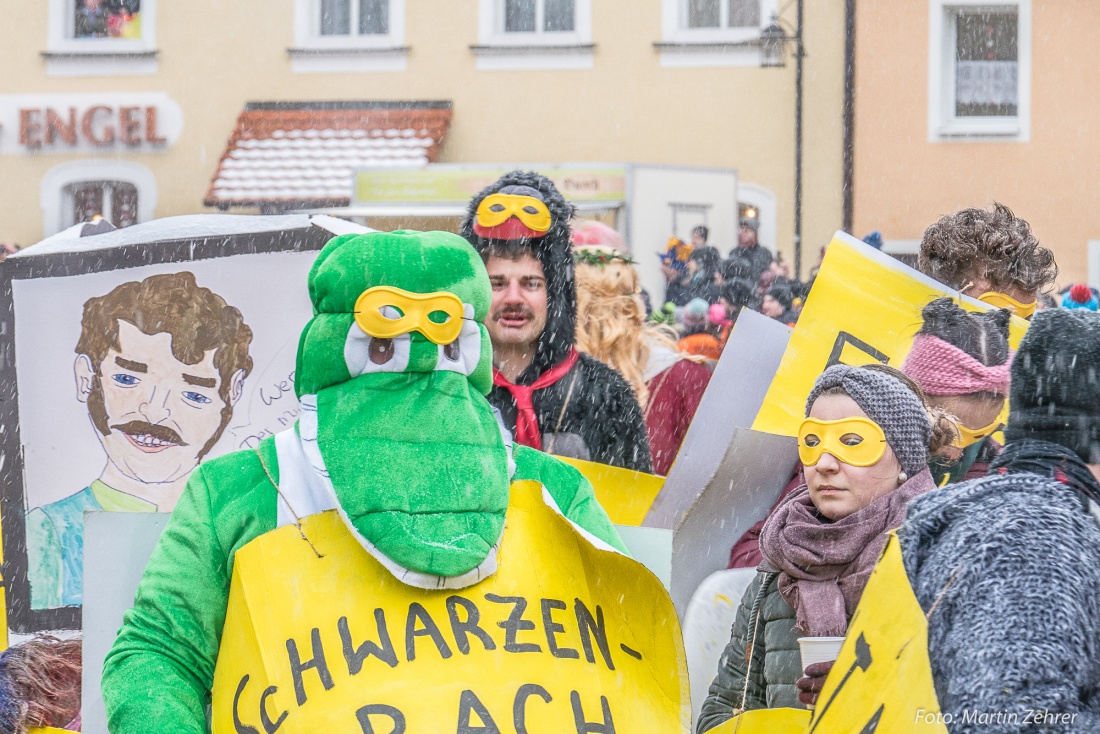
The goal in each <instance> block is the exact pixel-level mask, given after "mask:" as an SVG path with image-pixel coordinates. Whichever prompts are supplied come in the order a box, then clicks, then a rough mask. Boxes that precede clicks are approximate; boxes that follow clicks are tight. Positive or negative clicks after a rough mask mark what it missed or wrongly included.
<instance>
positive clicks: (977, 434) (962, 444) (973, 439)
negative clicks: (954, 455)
mask: <svg viewBox="0 0 1100 734" xmlns="http://www.w3.org/2000/svg"><path fill="white" fill-rule="evenodd" d="M955 427H956V428H958V429H959V437H958V438H957V439H955V441H954V443H952V444H951V445H952V446H954V447H955V448H957V449H965V448H966V447H968V446H973V445H974V444H976V443H978V441H981V440H982V439H983V438H985V437H986V436H989V435H991V434H994V433H996V432H997V429H998V428H1000V427H1001V422H1000V421H993V422H992V423H990V424H989V425H988V426H985V427H984V428H967V427H966V426H964V425H963V424H962V423H956V424H955Z"/></svg>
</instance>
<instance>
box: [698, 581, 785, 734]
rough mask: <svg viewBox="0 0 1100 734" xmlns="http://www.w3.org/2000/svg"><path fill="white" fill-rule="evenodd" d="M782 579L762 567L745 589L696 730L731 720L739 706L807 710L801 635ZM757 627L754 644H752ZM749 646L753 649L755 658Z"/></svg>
mask: <svg viewBox="0 0 1100 734" xmlns="http://www.w3.org/2000/svg"><path fill="white" fill-rule="evenodd" d="M778 579H779V574H778V573H767V572H764V571H761V572H759V573H757V574H756V578H755V579H753V581H752V583H751V584H749V588H748V589H747V590H746V591H745V596H744V597H743V598H742V599H741V606H740V607H738V609H737V617H736V619H735V620H734V623H733V635H732V636H731V637H730V641H729V644H728V645H726V649H725V651H724V652H723V653H722V658H721V659H720V660H719V661H718V677H716V678H715V679H714V682H713V683H711V684H710V693H708V694H707V699H706V701H704V702H703V708H702V709H701V710H700V712H699V720H698V723H697V724H696V727H695V730H696V731H697V732H705V731H708V730H710V729H713V728H714V727H716V726H718V725H719V724H721V723H722V722H724V721H728V720H729V719H731V718H732V717H733V710H734V709H741V708H743V709H746V710H748V709H762V708H784V707H789V708H802V704H800V703H799V702H798V689H797V688H795V685H794V682H795V681H796V680H798V678H800V677H801V676H802V656H801V654H800V653H799V650H798V638H799V637H801V635H800V634H799V633H798V632H796V631H795V628H794V625H795V616H794V610H793V609H791V607H790V605H788V604H787V602H786V601H784V600H783V597H782V595H780V593H779V585H778V583H777V582H778ZM754 629H755V630H756V634H755V643H754V644H752V645H750V644H749V640H750V639H753V638H754V635H753V630H754ZM748 649H751V650H752V659H751V661H748V655H747V654H746V650H748ZM746 673H747V674H748V678H749V686H748V694H747V695H745V675H746ZM742 698H744V704H742Z"/></svg>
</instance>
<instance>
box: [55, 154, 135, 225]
mask: <svg viewBox="0 0 1100 734" xmlns="http://www.w3.org/2000/svg"><path fill="white" fill-rule="evenodd" d="M86 181H121V182H124V183H128V184H131V185H133V187H134V188H136V189H137V196H138V211H137V221H138V223H141V222H148V221H151V220H152V219H153V218H154V216H153V215H154V212H155V211H156V207H157V179H156V176H154V175H153V173H152V171H150V170H149V169H148V168H146V167H145V166H143V165H141V164H139V163H131V162H124V161H109V160H96V159H91V160H81V161H72V162H69V163H62V164H60V165H57V166H54V167H53V168H51V169H50V170H49V171H47V172H46V175H45V176H43V177H42V183H41V184H40V186H39V204H40V205H41V206H42V217H43V218H42V231H43V237H49V236H50V235H53V234H57V233H58V232H60V231H61V230H62V229H65V228H66V226H71V223H69V222H68V217H69V214H70V213H71V212H72V208H73V202H72V195H71V194H69V193H68V192H67V191H66V189H67V188H68V187H69V186H72V185H73V184H79V183H84V182H86ZM104 216H109V213H107V214H104ZM112 224H113V222H112Z"/></svg>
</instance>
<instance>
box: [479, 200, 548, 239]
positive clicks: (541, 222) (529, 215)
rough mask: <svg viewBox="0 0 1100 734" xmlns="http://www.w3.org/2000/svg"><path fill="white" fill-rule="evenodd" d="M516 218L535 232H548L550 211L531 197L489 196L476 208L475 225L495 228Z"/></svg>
mask: <svg viewBox="0 0 1100 734" xmlns="http://www.w3.org/2000/svg"><path fill="white" fill-rule="evenodd" d="M510 217H516V218H518V219H519V221H521V222H523V223H524V224H525V225H527V226H528V227H529V228H531V229H532V230H534V231H535V232H548V231H549V230H550V210H549V209H547V208H546V204H544V203H543V202H541V201H539V200H538V199H536V198H535V197H533V196H522V195H520V194H489V195H488V196H486V197H485V198H484V199H482V200H481V203H480V204H478V206H477V223H478V224H480V225H481V226H482V227H496V226H497V225H500V224H504V223H505V222H507V221H508V219H509V218H510Z"/></svg>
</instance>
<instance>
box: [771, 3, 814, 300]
mask: <svg viewBox="0 0 1100 734" xmlns="http://www.w3.org/2000/svg"><path fill="white" fill-rule="evenodd" d="M797 1H798V16H797V22H796V26H795V29H794V33H792V34H790V35H788V34H787V31H786V30H784V29H783V26H782V25H780V22H779V17H778V16H772V22H771V25H769V26H768V27H767V28H765V29H764V30H762V31H761V32H760V66H762V67H764V68H771V69H780V68H783V67H784V66H786V65H787V44H788V43H790V44H792V45H793V46H794V58H795V75H794V277H795V278H801V277H802V59H803V58H805V56H806V48H805V46H804V45H803V43H802V33H803V22H802V20H803V11H804V9H805V8H804V6H805V0H797Z"/></svg>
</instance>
